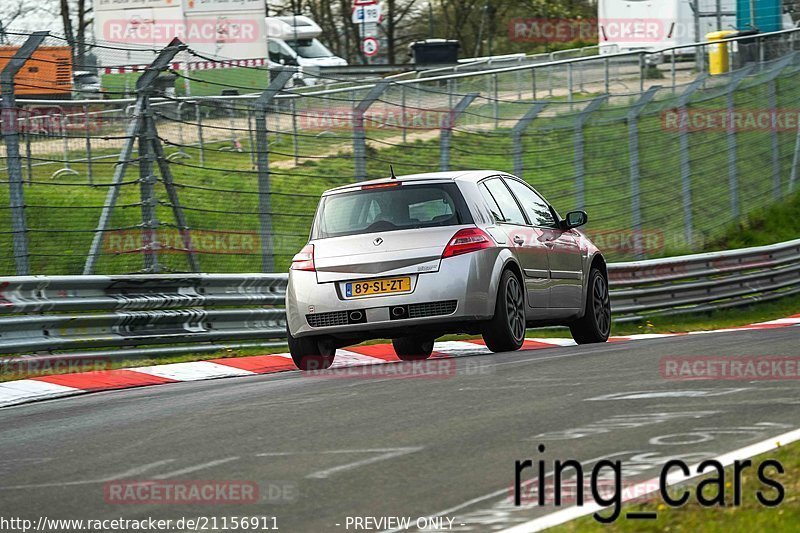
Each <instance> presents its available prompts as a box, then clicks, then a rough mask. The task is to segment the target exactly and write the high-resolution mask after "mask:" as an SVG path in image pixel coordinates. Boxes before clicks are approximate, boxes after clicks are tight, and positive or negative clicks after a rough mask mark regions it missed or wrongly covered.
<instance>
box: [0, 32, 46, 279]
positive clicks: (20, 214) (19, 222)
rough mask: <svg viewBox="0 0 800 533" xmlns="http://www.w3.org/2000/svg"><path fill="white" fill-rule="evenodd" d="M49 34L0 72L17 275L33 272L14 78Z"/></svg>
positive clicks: (38, 36) (37, 36) (28, 44)
mask: <svg viewBox="0 0 800 533" xmlns="http://www.w3.org/2000/svg"><path fill="white" fill-rule="evenodd" d="M48 35H49V33H48V32H46V31H37V32H35V33H33V34H32V35H31V36H30V37H28V40H27V41H25V44H23V45H22V46H21V47H20V48H19V50H17V52H16V53H15V54H14V57H12V58H11V59H10V60H9V62H8V63H7V64H6V66H5V68H3V71H2V73H0V92H1V93H2V117H3V126H2V133H3V141H4V142H5V144H6V156H7V160H8V197H9V206H10V208H11V231H12V243H13V249H14V262H15V264H16V269H17V275H18V276H27V275H28V274H29V273H30V257H29V255H28V228H27V226H26V223H25V195H24V189H23V180H22V158H21V156H20V153H19V131H18V126H19V125H18V123H17V112H16V99H15V97H14V76H16V74H17V72H19V70H20V69H21V68H22V66H23V65H24V64H25V62H26V61H28V59H30V57H31V55H33V52H34V51H35V50H36V49H37V48H38V47H39V45H40V44H42V41H44V38H45V37H47V36H48Z"/></svg>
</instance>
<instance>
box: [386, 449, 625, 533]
mask: <svg viewBox="0 0 800 533" xmlns="http://www.w3.org/2000/svg"><path fill="white" fill-rule="evenodd" d="M629 453H637V451H636V450H625V451H621V452H617V453H612V454H607V455H601V456H599V457H593V458H592V459H588V460H586V461H582V462H581V464H583V465H590V464H592V463H595V462H597V461H602V460H605V459H610V458H612V457H617V456H620V455H626V454H629ZM552 475H553V472H552V471H551V472H548V473H547V474H545V478H548V477H551V476H552ZM535 482H536V478H530V479H526V480H525V481H522V482H521V483H520V489H524V488H527V487H528V485H532V484H533V483H535ZM508 494H509V488H508V487H506V488H503V489H500V490H496V491H494V492H490V493H489V494H484V495H483V496H478V497H477V498H472V499H471V500H467V501H465V502H464V503H459V504H458V505H455V506H453V507H450V508H449V509H445V510H444V511H439V512H438V513H433V514H430V515H428V516H430V517H439V516H448V515H452V514H453V513H455V512H456V511H460V510H461V509H464V508H465V507H469V506H470V505H475V504H476V503H480V502H482V501H486V500H491V499H492V498H496V497H498V496H503V495H505V496H508ZM399 531H408V530H407V529H387V530H384V531H381V533H398V532H399Z"/></svg>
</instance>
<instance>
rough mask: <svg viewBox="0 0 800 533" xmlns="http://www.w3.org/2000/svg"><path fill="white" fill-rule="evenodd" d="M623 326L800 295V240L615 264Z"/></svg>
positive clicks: (612, 283)
mask: <svg viewBox="0 0 800 533" xmlns="http://www.w3.org/2000/svg"><path fill="white" fill-rule="evenodd" d="M608 270H609V278H610V279H609V287H610V289H611V306H612V312H613V314H614V315H615V320H616V321H617V322H626V321H635V320H640V319H642V318H644V317H646V316H647V315H648V314H660V315H674V314H682V313H692V312H704V311H712V310H718V309H726V308H729V307H736V306H741V305H747V304H750V303H753V302H756V301H766V300H772V299H775V298H781V297H783V296H787V295H789V294H796V293H798V292H800V239H796V240H793V241H788V242H784V243H778V244H772V245H769V246H757V247H753V248H742V249H738V250H730V251H724V252H709V253H703V254H694V255H685V256H680V257H670V258H666V259H651V260H647V261H633V262H627V263H612V264H610V265H609V269H608Z"/></svg>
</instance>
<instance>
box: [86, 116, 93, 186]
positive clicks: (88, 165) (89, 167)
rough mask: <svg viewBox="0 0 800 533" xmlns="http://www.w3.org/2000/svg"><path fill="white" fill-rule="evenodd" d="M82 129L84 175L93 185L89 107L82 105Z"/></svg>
mask: <svg viewBox="0 0 800 533" xmlns="http://www.w3.org/2000/svg"><path fill="white" fill-rule="evenodd" d="M83 128H84V130H85V132H86V173H87V177H88V178H89V185H94V177H93V173H92V136H91V135H89V106H88V105H86V104H83Z"/></svg>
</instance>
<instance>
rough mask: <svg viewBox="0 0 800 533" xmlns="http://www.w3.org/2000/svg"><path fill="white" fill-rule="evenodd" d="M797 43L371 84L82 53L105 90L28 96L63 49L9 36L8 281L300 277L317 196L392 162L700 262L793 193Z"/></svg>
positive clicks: (798, 129)
mask: <svg viewBox="0 0 800 533" xmlns="http://www.w3.org/2000/svg"><path fill="white" fill-rule="evenodd" d="M795 35H796V33H795V32H794V31H785V32H778V33H776V34H764V35H762V36H759V37H758V39H753V38H750V40H749V41H745V40H742V41H741V42H739V43H738V44H737V45H736V49H737V51H736V53H734V54H732V55H731V58H732V59H731V63H730V65H729V66H730V67H731V70H730V72H728V73H726V74H723V75H717V76H709V75H707V73H705V72H703V71H698V70H697V66H696V64H697V63H696V62H695V61H693V59H692V57H691V56H683V57H682V56H678V55H676V54H674V53H673V54H667V53H665V54H646V53H627V54H610V55H604V56H596V55H595V56H593V55H588V53H587V54H584V52H581V53H580V54H576V56H577V57H573V58H568V59H558V58H556V59H555V60H551V59H552V58H545V59H546V60H543V61H519V60H515V61H516V62H515V61H510V62H509V63H508V64H506V63H502V65H501V66H500V68H496V67H497V65H495V66H494V67H492V68H487V67H486V66H485V65H484V66H482V67H481V69H477V68H473V69H472V70H470V69H469V68H466V69H465V70H466V71H459V70H447V71H437V72H427V73H425V74H424V75H419V76H408V75H403V76H396V77H390V78H388V79H384V80H380V81H372V82H368V83H357V82H354V81H352V80H346V79H338V78H335V77H331V76H327V75H325V74H324V72H314V73H308V72H297V71H292V70H289V69H279V70H274V69H273V70H270V69H268V68H266V66H264V65H259V64H254V63H252V62H248V61H241V60H235V61H234V60H227V59H224V58H214V57H208V56H204V55H201V54H198V53H196V52H194V51H193V50H191V49H190V48H187V47H186V46H184V45H182V44H181V43H180V42H173V43H172V45H171V46H169V47H167V48H165V49H164V50H147V49H144V48H139V49H132V48H123V47H121V46H119V45H110V44H108V43H104V44H94V45H88V44H87V45H85V46H86V49H85V50H84V51H83V53H82V55H81V57H86V56H94V57H95V58H96V61H94V63H93V64H94V66H95V67H96V68H97V69H98V73H99V78H100V84H101V86H102V90H101V91H99V92H98V91H97V90H96V89H87V88H81V87H77V86H73V87H72V88H71V90H68V91H67V92H66V94H63V91H62V96H63V98H61V99H57V98H54V97H52V96H50V97H47V96H46V97H41V96H38V97H37V98H35V99H34V98H30V96H29V92H28V91H25V90H21V89H23V88H24V87H27V89H32V88H33V89H35V88H36V87H37V83H42V82H41V81H39V82H37V81H35V80H36V78H35V76H33V77H31V76H32V75H31V74H30V72H31V68H32V67H33V68H34V69H35V68H37V67H39V68H43V67H44V66H46V65H48V64H51V63H53V62H54V60H53V59H52V58H51V59H48V58H47V57H42V56H41V55H37V53H35V52H34V51H33V50H39V51H40V52H41V51H42V50H47V49H50V48H55V47H59V46H61V47H63V46H65V42H64V41H63V39H60V38H59V37H54V36H52V35H42V36H41V38H38V37H36V36H29V35H21V34H16V35H14V34H11V35H10V37H11V39H10V40H11V42H12V44H13V45H14V46H12V47H9V48H5V49H3V50H0V58H6V59H10V58H11V57H12V56H13V55H14V54H17V53H18V52H20V51H22V50H23V49H25V46H24V45H25V43H26V42H27V43H29V44H30V45H31V49H30V50H27V52H26V53H28V59H27V60H22V62H21V63H20V62H18V66H19V68H20V69H21V70H20V71H19V72H18V73H17V76H16V80H15V81H16V83H11V82H10V81H9V82H8V83H5V84H4V85H3V87H2V90H3V93H2V95H3V115H2V126H3V138H4V143H3V145H2V148H0V150H2V151H0V157H2V161H1V162H0V166H2V168H3V173H2V174H1V175H0V179H2V187H0V269H2V271H3V272H6V273H9V274H14V273H16V274H59V275H74V274H81V273H83V274H123V273H139V272H191V271H197V272H280V271H285V270H286V269H287V268H288V264H289V262H290V260H291V257H292V256H293V255H294V253H296V252H297V251H298V250H299V249H300V248H301V247H302V246H303V245H304V244H305V242H306V240H307V237H308V233H309V228H310V224H311V221H312V218H313V214H314V210H315V208H316V204H317V200H318V198H319V195H320V193H321V192H322V191H324V190H326V189H328V188H330V187H334V186H337V185H342V184H345V183H350V182H353V181H355V180H361V179H371V178H378V177H385V176H387V175H388V174H389V166H390V165H393V166H394V169H395V172H396V173H398V174H412V173H417V172H433V171H438V170H453V171H457V170H462V169H464V170H466V169H476V168H490V169H496V170H498V171H502V172H511V173H515V174H516V175H518V176H520V177H522V178H524V179H525V180H527V181H528V182H529V183H531V184H532V185H534V186H535V187H536V188H537V189H538V190H539V191H540V192H541V193H543V194H544V195H545V196H546V197H547V198H548V199H549V200H550V201H551V202H552V203H553V204H554V206H555V207H556V209H558V210H559V211H560V212H562V213H563V212H566V211H568V210H571V209H575V208H583V209H586V210H587V211H588V213H589V218H590V222H589V224H588V226H587V231H588V233H589V234H590V236H592V237H593V238H594V240H595V241H596V242H597V244H598V245H599V246H600V247H601V248H602V249H604V251H605V252H606V254H607V255H608V257H609V260H612V261H619V260H627V259H644V258H652V257H661V256H666V255H673V254H676V253H689V252H692V251H697V250H700V249H704V248H706V247H707V246H708V245H709V243H712V244H713V243H714V241H715V239H719V238H720V236H721V235H722V234H723V232H724V231H725V229H726V228H727V227H729V226H730V224H732V223H734V222H735V221H737V220H739V219H740V218H741V217H743V216H745V215H746V214H748V213H751V212H753V211H754V210H757V209H760V208H762V207H764V206H766V205H769V204H770V203H772V202H775V201H777V200H779V199H781V198H782V197H784V196H785V195H787V194H788V193H790V191H791V190H792V189H793V187H794V186H795V183H796V177H797V171H798V157H799V156H800V120H798V117H800V90H798V89H797V87H800V83H798V82H800V56H798V54H796V49H797V47H798V44H797V42H796V38H795ZM31 39H34V41H31ZM36 39H38V41H39V42H35V40H36ZM729 46H730V47H731V48H734V46H733V42H731V43H730V45H729ZM23 59H24V58H23ZM73 61H76V60H73ZM144 62H146V63H147V64H146V65H145V66H143V65H144ZM12 63H13V62H8V63H7V67H6V68H7V69H8V66H13V65H12ZM704 63H707V62H704ZM80 68H85V66H81V65H79V64H77V63H73V69H76V70H77V69H80ZM462 70H463V69H462ZM4 72H6V71H4ZM31 79H33V80H34V81H30V80H31ZM11 80H12V81H13V80H14V78H13V75H12V78H11ZM7 81H8V80H7ZM309 81H313V82H314V84H313V85H310V84H309ZM41 87H43V86H40V87H39V88H41ZM15 93H19V94H15ZM89 96H93V98H88V97H89Z"/></svg>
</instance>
